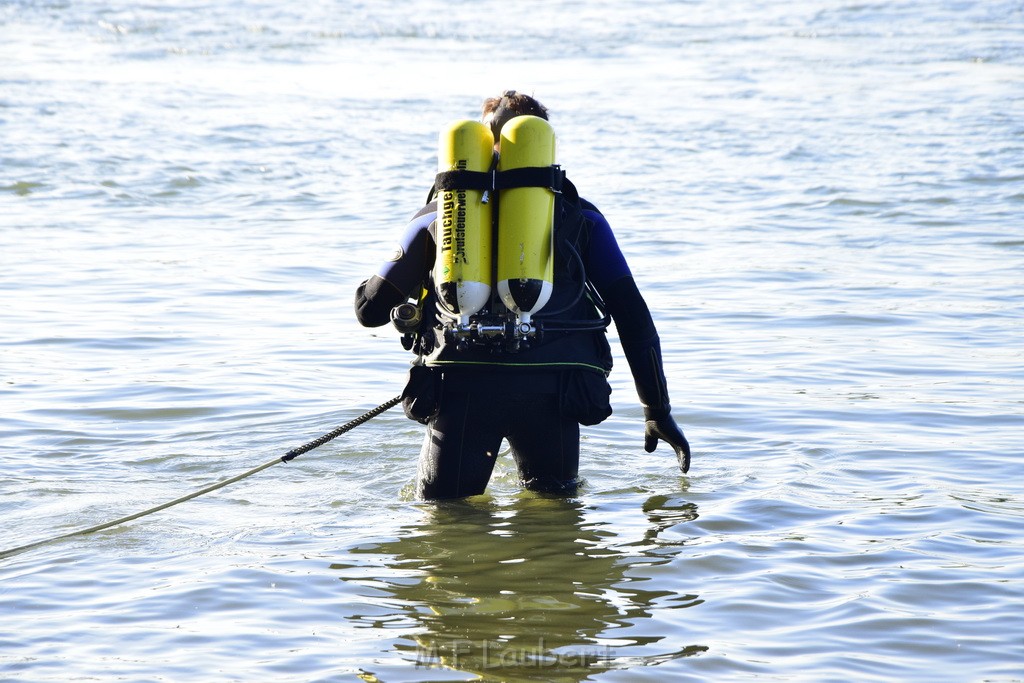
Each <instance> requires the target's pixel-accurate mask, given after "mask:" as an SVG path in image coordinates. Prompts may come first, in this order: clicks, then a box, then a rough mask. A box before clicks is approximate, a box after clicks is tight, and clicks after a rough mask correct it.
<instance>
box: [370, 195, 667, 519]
mask: <svg viewBox="0 0 1024 683" xmlns="http://www.w3.org/2000/svg"><path fill="white" fill-rule="evenodd" d="M580 208H581V209H582V215H583V217H584V218H585V219H586V220H585V221H582V222H581V224H582V226H583V228H582V229H583V230H584V231H585V235H584V236H583V237H584V239H582V240H579V241H578V242H577V247H578V248H579V249H578V253H579V260H580V261H581V262H582V267H583V270H584V271H585V277H586V278H587V279H588V280H589V281H590V283H591V284H592V285H593V288H594V289H595V290H596V292H597V294H599V295H600V298H601V299H603V301H604V304H605V307H606V310H607V313H608V314H609V315H610V316H611V319H612V320H613V321H614V322H615V325H616V329H617V331H618V334H619V339H620V342H621V343H622V347H623V350H624V352H625V355H626V358H627V360H628V361H629V365H630V369H631V371H632V373H633V377H634V380H635V383H636V387H637V391H638V393H639V396H640V399H641V401H642V403H643V404H644V410H645V414H646V416H647V418H648V420H651V419H661V418H665V419H669V420H671V418H670V417H669V410H670V408H669V400H668V395H667V391H666V388H665V376H664V372H663V370H662V362H661V349H660V342H659V339H658V333H657V330H656V328H655V326H654V322H653V320H652V318H651V314H650V311H649V309H648V307H647V304H646V303H645V302H644V299H643V297H642V296H641V295H640V292H639V291H638V289H637V287H636V284H635V282H634V280H633V277H632V274H631V273H630V270H629V267H628V265H627V264H626V260H625V258H624V257H623V255H622V252H621V250H620V249H619V246H618V244H617V243H616V241H615V237H614V235H613V234H612V231H611V227H610V226H609V225H608V221H607V220H606V219H605V217H604V216H603V215H602V214H601V212H600V211H598V210H597V208H596V207H595V206H594V205H593V204H590V203H589V202H586V201H585V200H581V202H580ZM436 217H437V207H436V203H430V204H428V205H427V206H425V207H424V208H423V209H421V210H420V211H419V212H418V213H417V214H416V215H415V216H414V217H413V219H412V221H410V223H409V225H408V226H407V228H406V231H405V233H404V235H403V238H402V241H401V244H400V249H399V250H398V251H397V252H396V254H395V257H394V258H393V259H392V260H390V261H388V262H387V263H385V264H383V266H381V268H380V269H379V270H378V271H377V273H376V274H375V275H373V276H372V277H370V278H369V279H368V280H366V281H364V282H363V283H362V284H360V285H359V288H358V289H357V291H356V300H355V308H356V317H357V319H358V320H359V322H360V323H361V324H362V325H364V326H367V327H377V326H380V325H384V324H386V323H388V322H389V321H390V314H391V309H392V308H394V307H395V306H397V305H399V304H401V303H404V302H406V301H407V300H408V299H409V298H410V297H413V298H414V297H416V295H417V294H418V292H420V290H421V288H422V287H423V283H424V281H425V280H428V279H429V276H430V271H431V268H432V266H433V262H434V254H435V241H434V233H433V229H432V223H433V221H434V219H435V218H436ZM557 235H558V233H557V228H556V240H557ZM557 272H558V271H557V270H556V278H555V288H556V290H557V289H558V288H559V286H560V285H559V277H558V275H557ZM566 272H568V271H566ZM549 306H550V304H549ZM541 313H543V311H541ZM541 313H538V314H536V315H535V318H541V317H542V316H541ZM595 335H598V336H599V337H600V339H599V340H595V338H594V336H595ZM551 337H553V340H552V341H550V342H546V343H542V344H540V345H538V346H537V348H535V349H530V350H528V351H526V352H525V353H524V352H517V353H498V354H495V353H494V352H493V351H488V352H481V351H478V350H470V351H468V352H467V354H468V355H466V356H465V357H461V356H460V355H459V352H458V351H454V350H451V349H448V350H445V349H442V350H441V351H440V352H438V351H437V350H436V349H434V350H433V351H432V352H430V353H424V354H422V355H421V358H420V361H421V362H422V363H424V364H425V365H427V366H432V367H434V368H440V384H439V386H438V387H437V389H438V395H439V397H440V398H439V400H438V405H437V410H436V412H434V413H433V414H431V416H430V417H429V419H427V420H426V423H427V426H428V429H427V434H426V438H425V441H424V444H423V450H422V453H421V456H420V465H419V473H418V483H417V489H418V494H419V496H420V497H422V498H427V499H437V498H458V497H463V496H469V495H475V494H479V493H483V491H484V489H485V487H486V485H487V482H488V480H489V479H490V476H491V471H492V469H493V467H494V461H495V458H496V456H497V453H498V449H499V447H500V445H501V441H502V439H507V440H508V443H509V445H510V446H511V450H512V454H513V457H514V458H515V460H516V463H517V466H518V468H519V474H520V477H521V479H522V481H523V484H524V485H525V486H526V487H527V488H529V489H532V490H537V491H546V492H556V493H566V494H572V493H573V492H574V491H575V490H576V487H577V485H578V469H579V426H580V423H581V422H583V423H584V424H593V423H595V422H597V421H600V420H601V419H603V418H604V417H607V414H608V413H610V412H611V409H610V407H607V401H608V392H609V391H610V389H608V385H607V381H606V380H605V376H604V375H605V373H607V372H608V371H610V370H611V357H610V353H607V352H605V353H602V351H601V349H600V344H601V343H603V345H604V347H605V349H607V341H606V340H605V334H604V331H603V330H601V331H600V332H594V331H586V332H568V333H562V334H555V335H551ZM588 340H589V341H588ZM595 342H599V343H597V344H596V345H595ZM448 351H450V353H448ZM446 353H447V355H446ZM481 353H485V354H486V355H480V354H481ZM474 354H476V355H474ZM602 356H606V357H604V358H602ZM598 365H601V366H603V367H596V366H598ZM595 377H600V381H599V383H597V382H595ZM602 387H603V389H602ZM581 392H582V393H586V392H590V393H592V394H594V395H593V396H591V397H589V398H590V399H592V402H593V403H592V405H590V406H589V408H590V410H589V413H588V416H589V417H590V418H591V419H587V418H581V416H580V411H579V410H578V408H579V403H580V401H581V400H582V401H583V402H587V400H588V397H587V396H581ZM602 393H603V394H604V395H603V396H601V394H602ZM567 397H568V398H569V400H568V401H567ZM602 406H604V407H605V409H604V410H603V411H602ZM595 407H596V410H597V413H596V417H595V416H594V415H593V414H594V409H595ZM584 412H586V411H584ZM680 438H681V437H680ZM648 450H650V449H648Z"/></svg>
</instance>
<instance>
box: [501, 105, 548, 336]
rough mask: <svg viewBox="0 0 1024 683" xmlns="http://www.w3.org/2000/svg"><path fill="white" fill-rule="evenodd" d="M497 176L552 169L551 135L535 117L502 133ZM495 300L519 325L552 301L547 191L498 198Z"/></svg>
mask: <svg viewBox="0 0 1024 683" xmlns="http://www.w3.org/2000/svg"><path fill="white" fill-rule="evenodd" d="M498 149H499V153H500V156H499V159H498V171H499V172H500V171H507V170H510V169H514V168H524V167H536V166H551V165H552V164H554V163H555V132H554V130H553V129H552V128H551V124H549V123H548V122H547V121H545V120H544V119H542V118H540V117H538V116H517V117H515V118H513V119H511V120H510V121H509V122H508V123H506V124H505V125H504V126H503V127H502V129H501V136H500V145H499V148H498ZM498 201H499V210H498V238H497V239H498V271H497V279H498V294H499V296H501V300H502V302H503V303H504V304H505V306H507V307H508V308H509V309H510V310H512V311H513V312H515V314H516V315H517V317H518V318H519V322H520V323H526V324H529V323H530V316H531V315H533V314H534V313H536V312H537V311H539V310H540V309H541V308H543V307H544V305H545V304H546V303H547V302H548V300H549V299H550V298H551V292H552V289H553V288H554V230H553V226H554V211H555V194H554V192H552V191H551V190H550V189H548V188H546V187H513V188H507V189H503V190H500V191H499V192H498Z"/></svg>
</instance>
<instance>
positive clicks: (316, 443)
mask: <svg viewBox="0 0 1024 683" xmlns="http://www.w3.org/2000/svg"><path fill="white" fill-rule="evenodd" d="M401 400H402V397H401V396H396V397H395V398H392V399H390V400H388V401H386V402H385V403H382V404H380V405H379V406H377V407H376V408H373V409H372V410H368V411H367V412H365V413H363V414H362V415H360V416H359V417H357V418H355V419H354V420H352V421H351V422H347V423H345V424H344V425H342V426H341V427H338V428H337V429H335V430H333V431H331V432H328V433H327V434H324V435H323V436H321V437H319V438H317V439H314V440H313V441H310V442H309V443H307V444H304V445H302V446H299V447H298V448H293V449H292V450H290V451H288V452H287V453H285V454H284V455H283V456H281V457H279V458H274V459H273V460H271V461H270V462H266V463H263V464H262V465H260V466H259V467H254V468H252V469H251V470H249V471H248V472H243V473H242V474H239V475H237V476H234V477H231V478H230V479H225V480H223V481H219V482H217V483H216V484H211V485H210V486H207V487H206V488H202V489H199V490H198V491H194V492H192V493H190V494H188V495H186V496H182V497H181V498H175V499H174V500H172V501H169V502H167V503H163V504H162V505H157V506H156V507H154V508H150V509H148V510H143V511H142V512H136V513H135V514H133V515H128V516H127V517H121V518H120V519H115V520H113V521H110V522H104V523H103V524H97V525H96V526H91V527H89V528H88V529H79V530H78V531H72V532H70V533H67V534H63V535H61V536H54V537H53V538H47V539H44V540H42V541H36V542H35V543H29V544H28V545H23V546H20V547H17V548H10V549H8V550H3V551H0V559H4V558H6V557H10V556H12V555H17V554H19V553H23V552H25V551H26V550H31V549H33V548H38V547H39V546H42V545H47V544H49V543H55V542H57V541H62V540H64V539H66V538H72V537H73V536H84V535H85V534H92V533H95V532H97V531H103V530H104V529H109V528H110V527H114V526H118V525H119V524H124V523H125V522H130V521H132V520H135V519H138V518H139V517H145V516H146V515H151V514H153V513H154V512H160V511H161V510H166V509H167V508H169V507H172V506H174V505H178V504H179V503H184V502H185V501H187V500H192V499H193V498H198V497H199V496H201V495H203V494H204V493H209V492H210V491H216V490H217V489H220V488H224V487H225V486H227V485H228V484H233V483H235V482H236V481H241V480H242V479H245V478H246V477H251V476H252V475H254V474H256V473H257V472H262V471H263V470H265V469H267V468H268V467H271V466H273V465H276V464H277V463H279V462H288V461H289V460H294V459H295V458H297V457H299V456H300V455H302V454H303V453H308V452H309V451H311V450H313V449H314V448H319V447H320V446H323V445H324V444H325V443H327V442H328V441H331V440H332V439H336V438H338V437H339V436H341V435H342V434H344V433H345V432H347V431H349V430H350V429H354V428H356V427H358V426H359V425H361V424H363V423H364V422H366V421H367V420H370V419H372V418H375V417H377V416H378V415H380V414H381V413H383V412H384V411H386V410H388V409H390V408H392V407H394V406H395V405H396V404H397V403H398V402H399V401H401Z"/></svg>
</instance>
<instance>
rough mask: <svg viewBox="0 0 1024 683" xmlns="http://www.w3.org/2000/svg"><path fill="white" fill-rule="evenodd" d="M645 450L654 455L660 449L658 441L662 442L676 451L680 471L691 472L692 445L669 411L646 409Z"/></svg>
mask: <svg viewBox="0 0 1024 683" xmlns="http://www.w3.org/2000/svg"><path fill="white" fill-rule="evenodd" d="M644 418H645V422H644V450H645V451H647V452H648V453H653V452H654V449H655V448H657V447H658V440H659V439H660V440H662V441H664V442H665V443H667V444H668V445H669V446H671V447H672V448H674V449H675V451H676V459H677V460H679V469H681V470H682V471H683V473H684V474H685V473H686V472H689V471H690V443H689V442H688V441H687V440H686V437H685V436H683V430H681V429H679V425H677V424H676V421H675V420H673V419H672V414H671V413H669V412H668V411H667V410H665V411H656V410H651V409H650V408H645V409H644Z"/></svg>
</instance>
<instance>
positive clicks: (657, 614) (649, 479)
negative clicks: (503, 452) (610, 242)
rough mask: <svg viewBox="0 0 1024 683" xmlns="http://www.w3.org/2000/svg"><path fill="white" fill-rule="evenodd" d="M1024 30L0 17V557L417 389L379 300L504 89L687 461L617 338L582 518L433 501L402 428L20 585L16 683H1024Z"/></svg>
mask: <svg viewBox="0 0 1024 683" xmlns="http://www.w3.org/2000/svg"><path fill="white" fill-rule="evenodd" d="M1022 36H1024V7H1022V5H1021V3H1019V2H1016V1H1011V0H991V1H988V2H974V3H972V2H956V1H954V0H936V1H935V2H924V1H923V0H904V1H900V2H891V3H854V2H849V1H848V0H794V1H793V2H786V3H781V2H769V1H767V0H729V1H728V2H712V1H711V0H691V1H689V2H670V1H668V0H638V1H637V2H634V3H628V4H627V3H612V2H576V1H567V2H562V3H549V2H539V1H536V2H535V1H534V0H526V1H525V2H520V3H504V2H498V1H497V0H485V1H483V2H474V3H469V2H462V1H455V2H450V1H449V2H440V1H439V0H414V1H413V2H408V3H397V2H394V3H368V2H367V3H364V2H352V3H345V2H341V1H340V0H317V1H314V2H309V3H291V4H284V3H269V2H260V1H259V0H229V1H227V2H223V3H183V4H177V3H175V4H172V3H149V4H142V3H132V2H117V3H109V2H98V1H97V0H82V1H81V2H67V1H66V0H50V1H48V2H43V1H38V2H29V1H28V0H23V1H17V0H3V1H2V2H0V223H2V228H0V291H2V301H3V304H2V308H0V379H2V384H0V436H2V439H0V515H2V518H3V522H4V523H3V525H2V529H0V550H3V549H8V548H13V547H19V546H22V545H26V544H30V543H33V542H35V541H38V540H43V539H47V538H51V537H54V536H59V535H63V534H68V533H71V532H73V531H75V530H77V529H82V528H87V527H90V526H93V525H98V524H101V523H104V522H107V521H109V520H113V519H116V518H119V517H122V516H126V515H130V514H133V513H135V512H139V511H142V510H145V509H148V508H150V507H153V506H155V505H158V504H161V503H163V502H166V501H169V500H172V499H174V498H177V497H178V496H182V495H185V494H187V493H189V492H192V491H195V490H198V489H201V488H202V487H204V486H207V485H210V484H212V483H214V482H217V481H219V480H221V479H224V478H227V477H229V476H234V475H237V474H239V473H242V472H244V471H246V470H248V469H250V468H253V467H256V466H258V465H260V464H262V463H264V462H267V461H269V460H271V459H273V458H275V457H277V456H279V455H282V454H283V453H285V452H286V451H288V450H289V449H291V448H294V447H296V446H298V445H301V444H303V443H306V442H307V441H309V440H311V439H313V438H315V437H317V436H319V435H320V434H323V433H325V432H328V431H330V430H331V429H333V428H334V427H336V426H337V425H340V424H343V423H345V422H347V421H349V420H351V419H353V418H355V417H357V416H359V415H360V414H362V413H363V412H365V411H367V410H369V409H371V408H373V407H374V406H376V405H378V404H381V403H383V402H384V401H386V400H387V399H389V398H391V397H392V396H394V395H395V394H397V393H398V392H399V390H400V389H401V386H402V381H403V375H404V372H405V368H406V367H407V364H408V357H407V355H406V353H405V352H404V351H403V350H402V349H401V346H400V344H399V343H398V340H397V337H396V334H395V333H394V332H393V331H391V330H389V329H377V330H366V329H363V328H361V327H359V326H358V325H357V324H356V322H355V320H354V316H353V313H352V303H351V302H352V297H353V291H354V289H355V287H356V285H357V284H358V283H359V282H360V281H361V280H362V279H363V278H365V277H366V276H367V275H368V274H369V273H370V272H372V271H373V269H374V268H375V267H376V265H377V264H378V262H379V261H380V260H382V259H384V258H386V257H387V256H388V255H389V254H390V252H391V250H392V247H393V244H394V241H395V239H396V238H397V236H398V234H399V232H400V230H401V228H402V226H403V225H404V223H405V222H406V220H407V219H408V217H409V216H411V214H412V213H413V212H414V211H415V210H416V209H417V208H418V207H419V205H420V204H421V203H422V200H423V198H424V196H425V194H426V190H427V188H428V187H429V183H430V179H431V178H432V175H433V173H434V170H435V169H434V164H435V154H436V151H435V145H436V139H437V132H438V131H439V130H440V129H441V128H442V127H443V126H445V125H447V124H448V123H450V122H451V121H452V120H454V119H457V118H463V117H472V116H475V115H476V113H477V111H478V107H479V104H480V101H481V100H482V99H483V98H484V97H486V96H491V95H495V94H498V93H500V92H501V91H502V90H504V89H507V88H516V89H520V90H524V91H526V92H531V93H533V94H535V95H536V96H537V97H538V98H539V99H540V100H541V101H542V102H544V103H545V104H546V105H547V106H548V107H549V108H550V110H551V114H552V123H553V125H554V127H555V129H556V131H557V132H558V135H559V160H560V162H561V163H562V165H563V167H564V168H566V170H567V171H568V172H569V175H570V177H571V178H573V179H574V181H575V182H576V184H577V186H578V187H580V189H581V191H582V193H583V194H584V195H585V196H587V197H588V198H590V199H591V200H592V201H594V202H595V203H596V204H597V205H598V206H599V207H600V208H601V209H602V210H603V211H604V213H605V214H606V215H607V216H608V217H609V219H610V222H611V223H612V225H613V227H614V229H615V230H616V234H617V236H618V239H619V242H620V244H621V246H622V248H623V251H624V252H625V253H626V255H627V258H628V259H629V262H630V265H631V267H632V269H633V272H634V275H635V277H636V279H637V281H638V282H639V284H640V287H641V290H642V291H643V292H644V294H645V296H646V298H647V300H648V303H649V304H650V306H651V308H652V310H653V312H654V315H655V318H656V321H657V323H658V326H659V330H660V333H661V338H662V344H663V348H664V351H665V356H666V371H667V375H668V379H669V390H670V393H671V395H672V403H673V407H674V414H675V416H676V418H677V420H678V421H679V423H680V424H681V425H682V426H683V428H684V429H685V430H686V433H687V435H688V437H689V438H690V441H691V443H692V445H693V449H694V458H693V467H692V469H691V471H690V474H689V475H682V474H681V473H680V472H679V471H678V469H677V467H676V464H675V458H674V456H672V455H671V453H670V452H669V450H668V449H667V448H665V447H664V445H663V446H662V447H661V448H659V450H657V451H656V452H654V453H652V454H648V453H645V452H644V450H643V447H642V445H643V444H642V442H643V437H642V413H641V411H640V408H639V406H638V404H637V397H636V394H635V391H634V390H633V388H632V384H631V379H630V377H629V373H628V371H627V370H626V365H625V360H624V358H623V357H622V355H621V350H619V349H618V348H617V347H616V346H615V344H614V343H613V348H616V362H617V368H616V370H615V372H613V374H612V380H611V381H612V386H613V389H614V393H613V397H612V398H613V406H614V408H615V414H614V415H613V416H612V417H611V418H610V419H609V420H608V421H606V422H605V423H603V424H601V425H599V426H597V427H592V428H585V429H584V436H583V444H582V450H583V455H582V468H581V469H582V474H583V476H584V477H585V479H586V483H585V486H584V488H583V489H582V490H581V492H580V494H579V495H578V497H576V498H572V499H568V500H561V499H550V498H544V497H539V496H536V495H532V494H527V493H523V492H522V491H521V489H520V487H519V485H518V483H517V481H516V477H515V471H514V468H513V467H512V465H511V463H510V458H508V457H503V458H500V459H499V463H498V467H497V470H496V474H495V477H494V479H493V481H492V483H491V486H490V488H489V489H488V492H487V494H486V495H484V496H481V497H478V498H474V499H470V500H467V501H462V502H457V503H448V504H436V505H435V504H424V503H421V502H418V501H416V500H415V499H414V498H413V496H412V494H411V491H412V483H413V480H414V476H415V466H416V457H417V455H418V451H419V446H420V441H421V430H420V427H419V425H417V424H415V423H413V422H410V421H409V420H407V419H405V417H404V416H403V415H402V413H401V411H400V410H397V409H396V410H392V411H389V412H386V413H384V414H383V415H381V416H379V417H376V418H374V419H372V420H371V421H369V422H368V423H366V424H365V425H363V426H360V427H359V428H357V429H354V430H352V431H350V432H348V433H346V434H344V435H343V436H341V437H339V438H338V439H336V440H334V441H332V442H330V443H329V444H327V445H324V446H322V447H320V448H318V449H316V450H313V451H311V452H309V453H307V454H305V455H303V456H301V457H300V458H298V459H296V460H294V461H293V462H291V463H288V464H279V465H277V466H275V467H272V468H270V469H266V470H264V471H262V472H260V473H258V474H255V475H253V476H251V477H248V478H246V479H244V480H242V481H239V482H237V483H234V484H231V485H230V486H227V487H225V488H223V489H221V490H219V491H216V492H214V493H210V494H207V495H205V496H201V497H199V498H196V499H195V500H191V501H189V502H186V503H182V504H180V505H176V506H173V507H171V508H169V509H166V510H163V511H161V512H158V513H155V514H153V515H149V516H146V517H144V518H141V519H138V520H136V521H133V522H130V523H127V524H122V525H120V526H116V527H114V528H111V529H107V530H104V531H100V532H97V533H93V534H87V535H82V536H73V537H71V538H68V539H64V540H61V541H57V542H54V543H49V544H45V545H42V546H39V547H36V548H34V549H32V550H29V551H26V552H21V553H18V554H13V555H10V556H7V557H4V558H3V559H0V680H4V681H8V680H9V681H67V680H123V681H182V680H204V681H252V680H287V681H360V680H362V681H388V682H392V681H469V680H483V681H519V680H524V681H525V680H545V681H583V680H588V681H590V680H595V681H630V682H632V681H645V680H649V681H663V680H692V681H706V680H723V681H724V680H729V681H753V680H758V681H765V680H787V681H849V680H858V681H896V680H898V681H1021V680H1024V617H1022V615H1021V604H1022V601H1024V552H1022V551H1024V538H1022V531H1021V530H1022V528H1024V527H1022V521H1024V488H1022V484H1021V482H1022V481H1024V464H1022V462H1021V453H1022V448H1021V443H1022V431H1024V430H1022V427H1024V405H1022V400H1024V381H1022V378H1024V344H1022V340H1024V335H1022V332H1024V324H1022V319H1024V318H1022V313H1024V311H1022V304H1024V295H1022V291H1024V227H1022V226H1024V37H1022ZM612 337H613V338H616V333H615V330H614V329H613V330H612Z"/></svg>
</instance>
